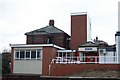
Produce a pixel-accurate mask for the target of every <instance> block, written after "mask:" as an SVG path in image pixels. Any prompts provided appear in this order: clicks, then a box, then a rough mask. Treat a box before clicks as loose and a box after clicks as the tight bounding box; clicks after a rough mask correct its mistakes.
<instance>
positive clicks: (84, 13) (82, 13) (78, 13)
mask: <svg viewBox="0 0 120 80" xmlns="http://www.w3.org/2000/svg"><path fill="white" fill-rule="evenodd" d="M71 15H87V12H76V13H71Z"/></svg>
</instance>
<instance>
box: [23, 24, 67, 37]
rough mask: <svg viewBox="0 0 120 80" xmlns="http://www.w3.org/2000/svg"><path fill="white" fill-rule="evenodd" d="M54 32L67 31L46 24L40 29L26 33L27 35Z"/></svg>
mask: <svg viewBox="0 0 120 80" xmlns="http://www.w3.org/2000/svg"><path fill="white" fill-rule="evenodd" d="M52 33H65V32H64V31H62V30H60V29H58V28H56V27H55V26H46V27H43V28H40V29H36V30H33V31H31V32H27V33H25V35H42V34H52ZM66 34H67V33H66Z"/></svg>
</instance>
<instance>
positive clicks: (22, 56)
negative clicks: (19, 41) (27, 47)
mask: <svg viewBox="0 0 120 80" xmlns="http://www.w3.org/2000/svg"><path fill="white" fill-rule="evenodd" d="M24 57H25V51H24V50H22V51H20V58H21V59H22V58H24Z"/></svg>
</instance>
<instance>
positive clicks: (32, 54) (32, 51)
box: [31, 50, 36, 59]
mask: <svg viewBox="0 0 120 80" xmlns="http://www.w3.org/2000/svg"><path fill="white" fill-rule="evenodd" d="M31 59H36V50H31Z"/></svg>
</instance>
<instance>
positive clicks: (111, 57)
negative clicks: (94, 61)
mask: <svg viewBox="0 0 120 80" xmlns="http://www.w3.org/2000/svg"><path fill="white" fill-rule="evenodd" d="M99 62H100V64H105V63H106V64H109V63H115V64H116V63H117V55H116V52H114V51H108V52H106V54H103V53H101V54H99Z"/></svg>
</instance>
